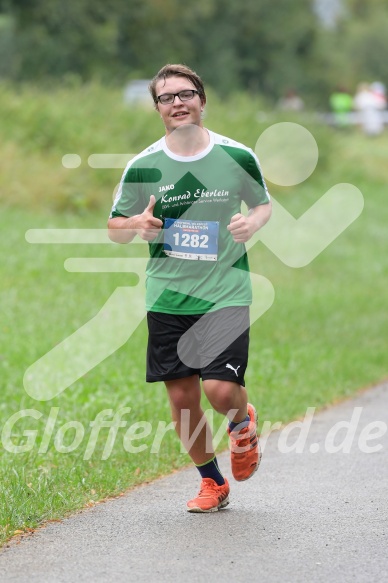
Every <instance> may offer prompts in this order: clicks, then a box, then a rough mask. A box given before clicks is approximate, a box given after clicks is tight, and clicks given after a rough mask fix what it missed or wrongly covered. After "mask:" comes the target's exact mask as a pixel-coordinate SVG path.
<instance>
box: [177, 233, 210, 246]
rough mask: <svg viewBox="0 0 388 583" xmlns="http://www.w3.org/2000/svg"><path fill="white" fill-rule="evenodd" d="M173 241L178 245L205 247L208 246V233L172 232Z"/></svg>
mask: <svg viewBox="0 0 388 583" xmlns="http://www.w3.org/2000/svg"><path fill="white" fill-rule="evenodd" d="M173 237H174V243H175V245H178V246H180V247H191V248H196V247H200V248H201V249H207V248H208V247H209V245H208V242H209V237H208V235H197V234H196V233H192V234H190V233H174V234H173Z"/></svg>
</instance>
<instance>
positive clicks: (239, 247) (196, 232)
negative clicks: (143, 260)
mask: <svg viewBox="0 0 388 583" xmlns="http://www.w3.org/2000/svg"><path fill="white" fill-rule="evenodd" d="M209 135H210V143H209V145H208V147H207V148H206V149H205V150H203V151H202V152H201V153H200V154H198V155H196V156H177V155H176V154H174V153H173V152H171V151H170V150H169V149H168V147H167V144H166V139H165V137H163V138H162V139H160V140H159V141H158V142H155V143H154V144H153V145H152V146H150V147H149V148H147V149H146V150H144V151H143V152H141V153H140V154H139V155H137V156H136V157H135V158H133V159H132V160H131V161H130V162H129V164H128V165H127V167H126V168H125V171H124V174H123V177H122V180H121V182H120V185H119V189H118V192H117V195H116V198H115V201H114V204H113V207H112V211H111V215H110V216H111V217H118V216H124V217H130V216H133V215H137V214H141V213H142V212H143V211H144V209H145V208H146V206H147V205H148V203H149V200H150V196H151V195H152V194H153V195H154V196H155V198H156V205H155V208H154V216H155V217H157V218H160V219H162V221H163V225H164V226H163V229H162V231H161V234H160V235H159V236H158V238H157V239H155V240H154V241H152V242H151V243H150V244H149V252H150V259H149V262H148V265H147V270H146V275H147V290H146V308H147V310H148V311H153V312H164V313H168V314H204V313H206V312H208V311H214V310H218V309H220V308H224V307H229V306H246V305H249V304H250V303H251V301H252V291H251V283H250V276H249V266H248V258H247V255H246V250H245V246H244V244H243V243H235V242H234V241H233V237H232V235H231V234H230V232H229V231H228V230H227V226H228V225H229V223H230V219H231V217H232V216H233V215H235V214H236V213H239V212H241V202H242V201H244V202H245V203H246V205H247V206H248V208H253V207H256V206H258V205H261V204H267V203H268V202H269V194H268V191H267V188H266V185H265V182H264V179H263V177H262V174H261V170H260V165H259V161H258V159H257V157H256V156H255V154H254V152H253V151H252V150H251V149H250V148H247V147H246V146H244V145H243V144H240V143H238V142H235V141H234V140H231V139H229V138H226V137H224V136H221V135H218V134H216V133H214V132H212V131H209Z"/></svg>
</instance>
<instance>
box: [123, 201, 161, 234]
mask: <svg viewBox="0 0 388 583" xmlns="http://www.w3.org/2000/svg"><path fill="white" fill-rule="evenodd" d="M155 204H156V199H155V196H154V195H153V194H151V196H150V202H149V203H148V205H147V206H146V208H145V209H144V211H143V212H142V214H141V215H136V216H134V217H132V222H133V224H132V225H131V227H132V228H133V229H136V232H137V234H138V235H139V237H141V238H142V239H143V240H144V241H153V240H154V239H155V238H156V237H157V236H158V235H159V233H160V231H161V228H162V226H163V221H161V220H160V219H157V218H156V217H154V207H155Z"/></svg>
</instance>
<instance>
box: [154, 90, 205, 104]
mask: <svg viewBox="0 0 388 583" xmlns="http://www.w3.org/2000/svg"><path fill="white" fill-rule="evenodd" d="M195 94H197V95H199V92H198V91H196V90H195V89H184V90H183V91H179V92H178V93H163V95H158V97H157V98H156V99H157V100H158V101H159V103H161V104H162V105H170V104H171V103H174V101H175V97H176V96H178V97H179V99H180V100H181V101H190V99H193V97H194V95H195Z"/></svg>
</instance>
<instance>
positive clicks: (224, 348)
mask: <svg viewBox="0 0 388 583" xmlns="http://www.w3.org/2000/svg"><path fill="white" fill-rule="evenodd" d="M147 322H148V332H149V337H148V348H147V375H146V380H147V382H149V383H152V382H157V381H172V380H175V379H180V378H185V377H189V376H192V375H195V374H198V375H199V376H200V377H201V378H202V379H203V380H206V379H217V380H226V381H232V382H235V383H239V384H240V385H242V386H245V382H244V374H245V370H246V368H247V364H248V348H249V307H248V306H238V307H230V308H221V309H220V310H217V311H215V312H209V313H207V314H204V315H175V314H164V313H161V312H148V313H147Z"/></svg>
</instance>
